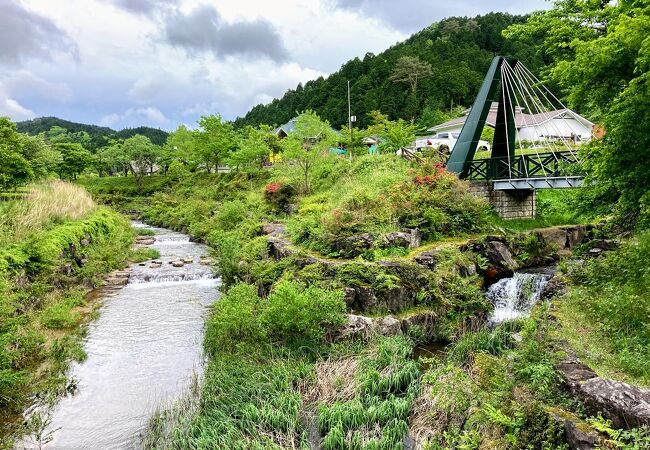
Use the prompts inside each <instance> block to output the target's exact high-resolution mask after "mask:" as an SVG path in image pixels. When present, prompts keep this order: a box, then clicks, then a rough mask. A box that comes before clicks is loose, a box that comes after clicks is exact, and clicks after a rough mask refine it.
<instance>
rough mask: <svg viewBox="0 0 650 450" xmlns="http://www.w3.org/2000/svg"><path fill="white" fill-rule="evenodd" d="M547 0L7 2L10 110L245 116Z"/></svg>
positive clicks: (125, 121) (1, 97)
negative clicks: (440, 33) (459, 27)
mask: <svg viewBox="0 0 650 450" xmlns="http://www.w3.org/2000/svg"><path fill="white" fill-rule="evenodd" d="M545 7H548V4H547V3H546V2H545V1H543V0H530V1H519V0H492V1H491V2H486V1H484V0H455V1H453V2H452V1H448V0H429V1H422V0H420V1H417V0H283V1H274V0H266V1H265V0H0V116H9V117H10V118H11V119H12V120H15V121H20V120H26V119H31V118H34V117H41V116H57V117H60V118H63V119H67V120H72V121H76V122H82V123H92V124H98V125H104V126H109V127H111V128H114V129H122V128H125V127H135V126H140V125H147V126H152V127H156V128H162V129H165V130H173V129H175V128H176V127H177V126H178V125H179V124H185V125H187V126H190V127H194V126H195V124H196V120H197V119H198V118H199V117H200V116H201V115H208V114H216V113H219V114H221V115H222V116H223V117H224V118H226V119H234V118H236V117H238V116H241V115H243V114H245V113H246V112H247V111H248V110H249V109H250V108H251V107H252V106H254V105H256V104H259V103H267V102H269V101H271V100H272V99H273V98H276V97H281V96H282V95H283V94H284V92H286V91H287V90H288V89H291V88H294V87H295V86H296V85H297V84H298V83H299V82H302V83H304V82H306V81H308V80H311V79H314V78H318V77H319V76H327V74H329V73H332V72H335V71H336V70H338V69H339V67H340V66H341V65H342V64H343V63H345V62H346V61H348V60H349V59H351V58H354V57H356V56H358V57H363V55H365V54H366V53H367V52H373V53H380V52H381V51H383V50H384V49H386V48H388V47H390V46H391V45H393V44H395V43H396V42H399V41H402V40H404V39H406V38H407V37H408V36H409V35H411V34H412V33H414V32H416V31H418V30H420V29H422V28H424V27H426V26H428V25H430V24H431V23H433V22H435V21H438V20H440V19H442V18H445V17H449V16H475V15H478V14H484V13H486V12H489V11H504V12H510V13H526V12H530V11H533V10H536V9H541V8H545Z"/></svg>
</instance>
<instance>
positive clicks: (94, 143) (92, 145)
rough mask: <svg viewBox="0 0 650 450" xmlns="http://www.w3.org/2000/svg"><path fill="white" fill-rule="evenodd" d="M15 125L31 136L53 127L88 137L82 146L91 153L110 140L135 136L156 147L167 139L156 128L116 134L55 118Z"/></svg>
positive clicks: (128, 130)
mask: <svg viewBox="0 0 650 450" xmlns="http://www.w3.org/2000/svg"><path fill="white" fill-rule="evenodd" d="M16 125H17V128H18V131H19V132H21V133H26V134H29V135H32V136H36V135H39V134H43V133H47V132H49V131H50V130H51V129H52V128H55V127H58V128H62V129H64V130H65V132H66V133H67V134H71V135H73V136H74V135H77V136H79V135H81V133H84V134H86V135H87V136H88V137H89V140H88V143H87V145H86V144H84V146H85V147H86V148H87V149H88V150H90V151H91V152H93V153H94V152H96V151H97V149H99V148H100V147H103V146H105V145H106V144H107V143H108V142H109V141H110V140H111V139H127V138H130V137H131V136H134V135H136V134H141V135H143V136H147V137H148V138H149V139H151V142H153V143H154V144H156V145H163V144H164V143H165V139H167V132H165V131H163V130H159V129H156V128H150V127H137V128H125V129H124V130H121V131H117V132H116V131H115V130H112V129H110V128H107V127H99V126H97V125H85V124H81V123H75V122H70V121H67V120H63V119H59V118H57V117H39V118H38V119H32V120H27V121H24V122H18V123H17V124H16Z"/></svg>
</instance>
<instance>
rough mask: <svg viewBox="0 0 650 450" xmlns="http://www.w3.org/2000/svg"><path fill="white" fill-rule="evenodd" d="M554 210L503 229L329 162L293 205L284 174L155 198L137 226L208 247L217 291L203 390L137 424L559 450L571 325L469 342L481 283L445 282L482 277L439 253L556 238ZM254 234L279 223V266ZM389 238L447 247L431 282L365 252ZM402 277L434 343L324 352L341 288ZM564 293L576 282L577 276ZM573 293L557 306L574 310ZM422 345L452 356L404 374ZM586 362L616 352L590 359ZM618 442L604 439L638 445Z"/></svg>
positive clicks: (206, 179)
mask: <svg viewBox="0 0 650 450" xmlns="http://www.w3.org/2000/svg"><path fill="white" fill-rule="evenodd" d="M409 171H410V172H409ZM120 182H121V183H124V181H120ZM102 183H107V181H105V180H103V181H102ZM88 186H89V189H91V190H93V186H92V183H91V184H89V185H88ZM287 186H289V187H290V188H287ZM570 195H572V194H570V193H552V194H548V195H547V194H544V195H543V196H542V199H541V200H540V203H541V205H540V212H541V213H542V215H543V217H541V218H540V219H538V220H536V221H527V222H526V221H524V222H519V223H511V222H508V223H504V222H501V221H498V220H496V219H495V218H494V217H493V216H492V215H491V214H490V213H489V212H488V211H487V208H486V206H485V205H484V204H482V203H481V202H479V201H478V200H476V199H474V198H470V196H469V195H468V194H467V191H466V190H465V188H464V187H463V184H462V183H458V182H456V181H453V180H451V179H448V178H447V177H446V175H445V174H442V173H438V171H437V170H436V169H435V168H432V167H428V168H424V169H422V168H419V169H418V168H415V167H412V166H410V165H408V163H405V162H403V161H400V160H395V159H393V158H391V157H382V158H374V159H373V158H360V159H358V160H356V161H354V162H353V163H352V164H350V163H349V162H347V161H345V160H340V159H337V160H332V161H329V162H328V164H325V165H323V166H322V167H319V168H318V170H317V171H316V173H315V174H314V177H313V180H312V183H311V190H310V192H309V193H307V192H301V190H300V178H299V174H293V173H292V172H291V170H290V169H283V170H277V171H276V170H272V171H265V172H261V173H257V174H254V175H246V174H241V173H240V174H237V173H233V174H227V175H221V176H214V175H212V176H210V175H194V176H190V178H188V179H185V180H182V181H180V182H178V183H174V184H173V185H170V186H169V187H168V188H167V192H164V193H156V194H154V195H153V196H152V197H151V198H149V199H147V203H149V206H148V207H147V208H145V209H144V211H143V215H144V217H145V218H146V220H148V221H150V222H153V223H157V224H161V225H165V226H169V227H172V228H176V229H182V230H185V231H187V232H189V233H190V234H192V235H194V236H195V237H197V238H200V239H203V240H204V241H206V242H207V243H208V244H209V245H211V246H212V247H213V248H214V250H215V252H216V254H217V257H218V259H219V265H220V270H221V272H222V276H223V277H224V280H225V281H226V283H227V286H228V288H229V290H228V292H227V293H226V294H225V295H224V297H223V298H222V300H221V301H220V302H219V303H217V305H216V306H215V308H214V310H213V312H212V314H211V317H210V319H209V320H208V324H207V333H206V343H205V346H206V351H207V353H208V355H209V356H210V363H209V365H208V368H207V371H206V375H205V380H204V381H203V384H202V385H201V386H198V385H197V386H196V389H195V391H194V392H193V395H190V396H188V398H187V399H185V400H184V401H183V402H181V403H179V404H178V405H176V406H175V407H174V408H171V409H169V410H167V411H163V412H161V413H160V414H159V415H158V416H157V417H156V418H155V419H154V420H153V421H152V433H151V434H150V436H149V441H148V446H149V447H156V448H162V447H166V448H167V447H169V448H208V447H215V446H216V447H218V448H298V447H303V448H304V447H305V446H306V445H307V443H308V442H310V441H312V442H313V441H314V440H317V439H318V440H320V442H321V444H322V445H323V447H324V448H400V443H401V440H402V439H403V438H404V437H405V436H406V435H407V434H410V435H411V436H413V437H414V438H416V440H417V441H418V442H419V443H420V444H422V443H424V442H428V448H450V447H452V448H454V447H456V448H460V447H462V448H530V447H529V445H532V446H533V447H532V448H561V447H562V445H563V444H562V442H561V436H562V432H561V429H560V426H559V425H557V424H556V422H555V421H554V419H553V418H552V415H550V414H549V411H557V410H558V408H559V409H561V410H563V411H565V413H566V414H569V413H570V414H575V415H576V417H583V418H585V419H587V418H588V417H587V415H586V414H585V412H584V409H583V408H582V407H581V405H580V404H579V403H578V402H576V401H575V400H573V399H571V398H569V397H568V396H567V394H566V393H565V392H564V391H563V390H562V389H561V387H560V383H559V378H558V374H557V372H556V371H555V368H554V363H555V362H556V361H557V360H558V359H559V358H560V356H561V355H560V354H559V353H558V346H557V339H558V336H559V337H560V338H561V337H564V335H565V334H567V335H568V333H569V331H568V328H569V327H570V323H569V322H568V321H565V320H564V319H562V320H561V322H560V323H559V324H558V323H557V322H556V321H555V320H554V319H553V318H552V317H551V314H550V312H549V311H548V309H547V308H539V309H538V310H537V311H536V313H535V315H534V317H533V318H531V319H527V320H523V321H519V322H517V323H511V324H507V325H504V326H502V327H499V328H497V329H495V330H493V331H488V330H482V329H481V328H480V323H481V318H482V317H485V314H486V312H487V311H488V310H489V306H488V305H487V304H486V302H485V299H484V294H483V292H482V291H481V279H480V278H479V277H477V276H472V275H469V276H462V275H461V274H460V273H459V268H460V267H462V266H464V265H467V264H476V265H478V266H479V267H480V266H481V264H483V263H484V262H483V261H482V260H481V258H480V256H478V255H475V254H473V253H472V252H471V251H466V252H459V251H458V250H456V249H455V248H456V247H458V245H459V244H460V243H462V242H464V241H466V240H467V238H469V237H477V236H479V235H480V234H482V233H495V232H499V231H500V228H503V227H504V226H508V227H509V228H512V229H513V231H515V232H516V231H519V230H522V229H526V228H530V227H534V226H538V225H540V224H551V223H571V222H573V221H575V218H574V217H572V213H571V211H570V208H567V198H568V197H569V196H570ZM290 205H295V206H290ZM286 210H293V211H294V212H293V214H287V213H286ZM553 215H555V217H554V218H553V217H552V216H553ZM268 222H283V223H284V224H285V225H286V227H287V230H288V234H289V236H290V238H291V245H292V249H293V251H294V252H295V253H294V254H293V255H291V256H289V257H286V258H283V259H280V260H276V259H275V258H273V257H271V256H270V255H269V253H268V248H267V237H266V236H262V235H261V226H262V224H263V223H268ZM402 227H418V228H419V229H420V230H421V232H422V234H423V237H424V240H425V242H424V246H425V247H424V248H431V247H434V246H436V245H438V244H436V242H437V243H441V242H442V243H444V242H446V243H448V244H449V245H448V247H449V248H448V249H447V250H445V251H443V252H442V255H441V256H440V259H439V261H438V265H437V267H436V268H435V269H434V270H431V271H426V273H424V272H420V271H418V270H416V268H414V267H412V266H409V265H408V262H407V260H408V258H409V256H410V255H409V254H408V251H405V250H404V249H401V248H398V247H392V248H391V247H388V248H385V246H384V245H381V244H380V242H381V235H383V234H385V233H386V232H390V231H395V230H398V229H400V228H402ZM359 233H369V234H371V235H372V236H374V237H375V238H376V244H375V245H373V246H372V247H371V248H370V249H367V250H364V251H363V252H361V253H360V255H359V256H358V257H356V258H354V259H345V258H341V256H343V255H342V254H341V251H340V249H338V248H337V246H336V243H337V242H338V241H339V240H340V239H342V238H345V237H348V236H351V235H355V234H359ZM520 245H522V246H525V245H527V243H525V242H522V243H521V244H520ZM524 250H525V249H524ZM524 250H522V253H521V254H522V257H523V255H524V254H526V253H527V252H526V251H524ZM532 250H535V249H534V248H532V249H529V251H532ZM323 255H324V256H325V257H326V259H322V260H325V261H330V262H333V263H334V264H333V265H332V266H330V267H329V268H323V266H322V265H321V264H307V265H306V266H305V265H304V263H301V259H304V258H306V257H319V258H322V257H323ZM385 259H389V260H392V261H400V262H402V263H404V267H409V268H410V269H412V270H413V271H412V272H410V273H407V274H406V277H399V276H396V274H395V273H394V272H391V271H390V270H389V269H388V268H386V267H384V266H381V265H379V264H376V263H374V262H373V261H377V260H385ZM595 264H607V262H602V263H595ZM593 270H597V269H593ZM601 270H602V268H601ZM577 273H578V272H577V271H576V272H575V274H577ZM409 277H411V278H413V279H414V282H413V283H412V284H410V285H409V286H411V285H412V286H417V289H418V290H419V291H418V297H417V298H418V306H417V307H416V308H415V309H418V310H424V311H434V312H435V314H436V317H437V319H436V322H437V323H436V325H437V326H436V329H435V331H434V333H433V335H429V336H423V335H422V334H420V333H418V329H417V327H414V328H412V329H410V331H409V333H408V334H407V335H406V336H404V337H395V338H380V339H379V338H373V337H371V338H369V340H368V341H367V342H350V341H344V342H342V343H338V344H328V343H327V342H328V341H327V340H324V339H323V336H324V335H326V334H327V333H328V332H329V331H330V330H331V329H332V327H334V326H335V325H336V324H339V323H340V322H341V320H342V314H343V311H344V309H345V304H344V303H343V301H342V293H341V288H342V287H343V286H346V285H349V284H350V283H352V284H356V285H365V286H369V287H371V288H373V289H376V290H377V292H381V290H382V289H385V290H390V289H394V288H395V287H396V286H399V285H402V284H403V283H404V278H409ZM573 279H574V280H575V282H576V283H578V278H577V275H575V276H574V278H573ZM620 280H621V279H619V281H620ZM608 282H609V281H608ZM307 285H309V286H312V287H310V288H307V287H306V286H307ZM584 288H585V289H587V288H588V286H585V287H584ZM579 289H582V287H580V286H579V285H577V287H576V288H572V289H571V291H570V292H571V293H570V294H569V295H570V296H573V295H576V296H578V298H581V297H583V296H585V295H588V294H586V293H584V292H580V291H579ZM589 289H593V290H596V289H598V288H597V287H592V288H589ZM260 295H261V297H260ZM569 298H570V297H569ZM569 303H570V302H569V301H568V300H562V302H558V304H560V305H565V304H569ZM576 304H577V305H579V306H580V307H581V308H582V310H585V309H584V308H585V307H586V306H587V305H588V303H586V302H584V301H579V302H577V303H576ZM381 314H382V312H381V311H375V312H374V313H373V315H375V316H377V315H381ZM409 314H411V312H409V311H408V310H407V311H403V312H402V313H400V314H398V316H402V317H403V316H407V315H409ZM553 314H554V315H557V316H559V317H560V318H562V315H561V314H559V313H556V312H555V311H553ZM596 314H603V311H596ZM594 322H597V320H592V322H591V323H594ZM599 326H600V325H599ZM564 328H567V330H565V329H564ZM594 328H596V326H594ZM604 330H605V329H602V330H600V331H604ZM621 332H623V331H622V330H621ZM637 332H638V330H637ZM637 332H635V333H637ZM519 337H521V339H520V338H519ZM432 338H433V339H441V340H444V341H447V342H450V345H449V346H448V348H447V351H446V353H445V354H444V355H439V356H438V357H436V359H435V360H434V361H432V364H431V366H430V368H428V369H427V370H426V371H425V372H424V373H420V372H418V371H416V370H414V367H415V366H414V363H413V361H412V360H411V359H410V358H411V354H412V350H413V347H414V346H415V345H417V344H418V343H420V342H423V341H426V340H429V339H432ZM630 342H631V341H630ZM598 351H599V352H603V353H605V352H609V353H607V354H608V355H610V356H611V355H614V353H612V352H611V349H605V348H604V347H603V346H601V347H600V348H599V349H598ZM635 379H639V377H636V378H635ZM593 422H594V425H595V426H598V427H600V428H603V429H604V428H606V427H605V425H606V424H605V423H603V422H602V421H600V420H599V419H594V420H593ZM634 433H636V434H634ZM634 433H632V434H630V435H629V436H625V435H624V436H619V437H618V440H619V442H620V443H622V444H625V443H626V442H627V443H628V444H629V442H633V441H634V440H635V439H636V441H637V442H639V443H641V444H643V442H647V440H646V441H643V440H642V439H644V438H643V437H642V436H641V432H634Z"/></svg>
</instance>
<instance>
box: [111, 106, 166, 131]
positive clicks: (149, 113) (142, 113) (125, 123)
mask: <svg viewBox="0 0 650 450" xmlns="http://www.w3.org/2000/svg"><path fill="white" fill-rule="evenodd" d="M143 123H146V124H148V125H150V126H154V127H167V126H169V124H170V120H169V119H168V118H167V117H165V115H164V114H163V113H162V112H161V111H160V110H159V109H158V108H155V107H153V106H148V107H145V108H130V109H128V110H126V111H125V112H124V113H122V114H118V113H111V114H107V115H105V116H104V117H102V118H101V119H100V122H99V124H100V125H103V126H105V127H111V128H117V129H122V128H127V127H137V126H140V125H142V124H143Z"/></svg>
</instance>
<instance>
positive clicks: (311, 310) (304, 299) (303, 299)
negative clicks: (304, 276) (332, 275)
mask: <svg viewBox="0 0 650 450" xmlns="http://www.w3.org/2000/svg"><path fill="white" fill-rule="evenodd" d="M344 314H345V302H344V301H343V292H341V291H331V290H325V289H320V288H317V287H307V288H305V287H304V286H302V285H300V284H298V283H295V282H290V281H281V282H280V283H278V284H276V285H275V286H274V287H273V290H272V291H271V294H270V295H269V298H268V305H267V307H266V308H265V309H264V312H263V314H262V319H261V320H262V323H264V325H265V327H266V328H267V329H268V332H269V335H270V336H271V337H272V338H273V339H279V340H280V341H282V342H285V343H286V344H289V345H303V344H307V345H310V344H312V345H313V344H316V343H318V342H320V341H321V340H322V339H323V336H324V335H325V331H326V330H327V329H335V328H336V327H338V326H340V325H342V324H343V323H344V322H345V318H344Z"/></svg>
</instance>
